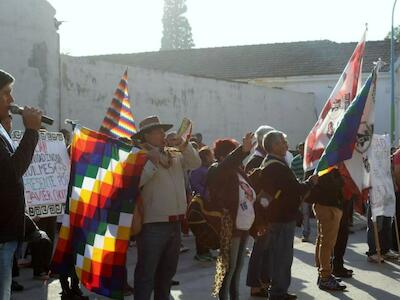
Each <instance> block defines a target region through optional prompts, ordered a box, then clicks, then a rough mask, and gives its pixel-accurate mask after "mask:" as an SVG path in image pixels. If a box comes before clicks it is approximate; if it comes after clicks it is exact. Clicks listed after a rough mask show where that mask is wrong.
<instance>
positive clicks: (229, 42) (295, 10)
mask: <svg viewBox="0 0 400 300" xmlns="http://www.w3.org/2000/svg"><path fill="white" fill-rule="evenodd" d="M48 1H49V2H50V3H51V4H52V5H53V7H54V8H55V9H56V10H57V14H56V17H57V19H59V20H63V21H66V22H65V23H63V24H62V25H61V28H60V30H59V33H60V35H61V51H62V52H63V53H68V54H70V55H94V54H108V53H132V52H146V51H157V50H159V48H160V41H161V36H162V24H161V18H162V14H163V2H164V1H163V0H113V1H109V0H68V1H66V0H48ZM392 5H393V0H335V1H328V0H274V1H272V0H187V6H188V12H187V14H186V16H187V18H188V19H189V22H190V24H191V26H192V32H193V38H194V41H195V44H196V48H203V47H217V46H233V45H246V44H264V43H277V42H291V41H305V40H321V39H329V40H333V41H337V42H348V41H358V40H359V39H360V37H361V35H362V33H363V30H364V28H365V23H368V29H369V30H368V33H367V40H379V39H383V38H384V37H385V35H386V34H387V32H388V31H389V30H390V24H391V10H392ZM397 24H400V3H399V4H398V7H397V9H396V13H395V25H397Z"/></svg>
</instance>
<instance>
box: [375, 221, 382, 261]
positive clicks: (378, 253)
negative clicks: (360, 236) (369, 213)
mask: <svg viewBox="0 0 400 300" xmlns="http://www.w3.org/2000/svg"><path fill="white" fill-rule="evenodd" d="M374 236H375V246H376V254H377V255H378V259H379V263H381V262H382V256H381V244H380V242H379V233H378V224H377V223H376V220H375V221H374Z"/></svg>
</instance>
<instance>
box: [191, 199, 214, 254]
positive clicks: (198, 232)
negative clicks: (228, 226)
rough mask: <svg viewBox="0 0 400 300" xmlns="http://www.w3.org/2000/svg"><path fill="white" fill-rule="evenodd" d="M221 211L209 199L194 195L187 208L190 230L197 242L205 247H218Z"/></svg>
mask: <svg viewBox="0 0 400 300" xmlns="http://www.w3.org/2000/svg"><path fill="white" fill-rule="evenodd" d="M221 219H222V212H221V211H220V210H218V209H216V208H215V207H213V204H212V202H211V201H207V200H205V199H203V198H202V197H200V195H195V196H194V197H193V199H192V200H191V201H190V203H189V206H188V210H187V221H188V223H189V227H190V230H191V231H192V232H193V234H194V235H195V236H196V238H197V240H198V242H199V243H200V244H201V245H202V246H203V247H205V248H207V249H212V250H215V249H219V247H220V243H219V240H220V236H219V232H220V230H221Z"/></svg>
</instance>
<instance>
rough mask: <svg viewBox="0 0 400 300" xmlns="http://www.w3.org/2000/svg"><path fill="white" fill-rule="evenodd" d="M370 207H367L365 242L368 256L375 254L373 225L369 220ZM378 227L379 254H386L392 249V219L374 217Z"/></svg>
mask: <svg viewBox="0 0 400 300" xmlns="http://www.w3.org/2000/svg"><path fill="white" fill-rule="evenodd" d="M371 216H372V215H371V207H370V206H369V205H368V228H367V242H368V248H369V250H368V255H374V254H376V244H375V235H374V223H373V222H372V219H371ZM376 223H377V227H378V235H379V244H380V246H381V254H385V253H387V252H388V251H389V250H390V249H391V248H392V218H391V217H385V216H378V217H376Z"/></svg>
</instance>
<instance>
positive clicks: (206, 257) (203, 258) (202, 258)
mask: <svg viewBox="0 0 400 300" xmlns="http://www.w3.org/2000/svg"><path fill="white" fill-rule="evenodd" d="M194 259H195V260H197V261H199V262H210V261H213V259H212V257H210V256H209V255H207V254H201V255H200V254H196V255H195V257H194Z"/></svg>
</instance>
